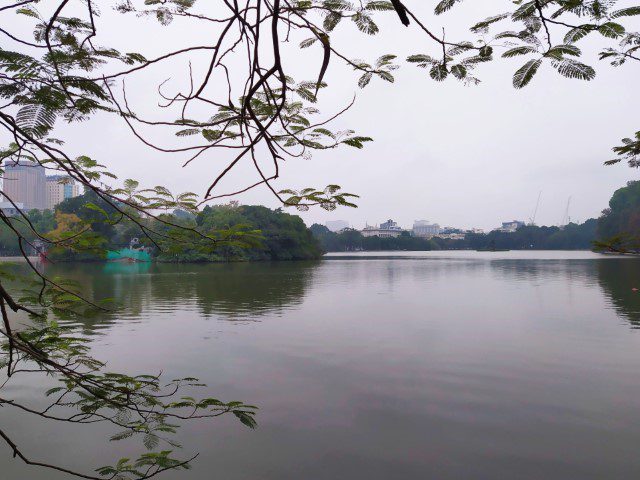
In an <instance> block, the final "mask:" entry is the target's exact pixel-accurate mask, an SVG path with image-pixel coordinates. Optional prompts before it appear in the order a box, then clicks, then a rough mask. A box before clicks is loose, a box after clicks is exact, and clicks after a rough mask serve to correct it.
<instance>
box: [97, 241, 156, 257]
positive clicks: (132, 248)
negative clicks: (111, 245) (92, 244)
mask: <svg viewBox="0 0 640 480" xmlns="http://www.w3.org/2000/svg"><path fill="white" fill-rule="evenodd" d="M107 261H109V262H125V263H146V262H150V261H151V254H150V253H149V248H148V247H144V246H142V245H140V239H138V238H137V237H133V238H132V239H131V241H130V242H129V246H128V247H126V248H121V249H120V250H109V251H107Z"/></svg>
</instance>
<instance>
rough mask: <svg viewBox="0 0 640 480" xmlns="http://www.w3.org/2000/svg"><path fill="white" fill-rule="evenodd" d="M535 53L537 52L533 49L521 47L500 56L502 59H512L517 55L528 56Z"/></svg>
mask: <svg viewBox="0 0 640 480" xmlns="http://www.w3.org/2000/svg"><path fill="white" fill-rule="evenodd" d="M537 52H538V50H537V49H536V48H534V47H528V46H522V47H515V48H511V49H509V50H507V51H506V52H504V53H503V54H502V57H503V58H513V57H517V56H519V55H528V54H529V53H537Z"/></svg>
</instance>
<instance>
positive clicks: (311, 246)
mask: <svg viewBox="0 0 640 480" xmlns="http://www.w3.org/2000/svg"><path fill="white" fill-rule="evenodd" d="M118 207H119V208H121V209H122V210H124V211H125V212H126V211H127V207H125V206H123V205H118ZM29 222H32V224H33V225H34V227H35V228H36V229H37V231H38V232H40V233H41V234H43V236H45V237H46V238H48V239H52V240H56V241H59V242H60V243H61V244H60V246H49V247H48V253H47V256H49V257H50V258H51V259H52V260H57V261H72V260H81V261H82V260H100V259H103V258H104V257H105V255H106V252H107V250H119V249H121V248H125V247H128V246H129V243H130V241H131V239H132V238H134V237H135V238H138V239H139V240H140V245H141V246H144V247H147V248H148V249H149V250H150V252H151V255H152V257H154V258H155V259H156V260H158V261H164V262H209V261H253V260H306V259H316V258H319V257H320V256H321V255H322V253H323V252H322V249H321V247H320V244H319V242H318V240H317V239H316V238H315V237H314V236H313V235H312V234H311V231H310V230H309V229H308V228H307V226H306V225H305V224H304V222H303V221H302V219H301V218H300V217H298V216H296V215H290V214H287V213H284V212H283V211H282V210H280V209H277V210H271V209H269V208H266V207H262V206H248V205H238V204H236V203H231V204H228V205H220V206H207V207H205V208H204V209H203V210H201V211H199V212H198V213H197V214H192V213H187V212H185V211H180V210H177V211H174V212H173V213H170V214H161V215H159V217H158V219H154V218H151V217H145V218H142V219H140V220H139V223H140V224H141V225H142V226H143V227H144V231H143V230H142V228H141V226H140V225H139V224H137V223H136V222H133V221H131V220H129V219H127V217H126V216H123V215H121V214H120V213H119V212H118V210H117V209H116V208H114V207H113V206H112V205H109V204H108V203H107V202H105V201H104V200H102V199H100V198H99V197H98V196H97V195H95V194H94V193H93V192H88V193H85V194H84V195H81V196H79V197H75V198H71V199H67V200H65V201H64V202H62V203H60V204H59V205H58V206H57V207H56V210H55V212H51V211H47V210H45V211H37V210H34V211H30V212H29V213H28V214H27V219H24V218H21V217H15V218H12V219H11V227H9V226H7V225H6V224H2V225H1V226H0V254H2V255H3V256H14V255H20V254H21V250H20V246H19V244H18V241H17V240H16V237H15V235H12V234H11V232H10V230H11V228H16V229H19V230H20V232H22V233H23V235H24V237H25V242H23V247H24V248H25V250H26V251H27V253H33V249H32V248H31V247H30V246H29V243H32V242H33V241H34V240H35V241H37V238H36V236H35V234H34V233H33V232H32V230H31V229H30V228H29V226H28V223H29ZM180 227H183V228H180ZM71 237H73V238H74V243H75V245H74V247H73V248H68V245H67V244H66V242H65V238H71ZM69 243H70V242H69Z"/></svg>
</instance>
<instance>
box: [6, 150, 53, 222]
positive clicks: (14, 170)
mask: <svg viewBox="0 0 640 480" xmlns="http://www.w3.org/2000/svg"><path fill="white" fill-rule="evenodd" d="M3 168H4V175H3V176H2V192H3V194H4V196H5V197H6V198H10V199H11V200H12V201H13V202H14V203H21V204H22V205H23V207H24V208H25V209H26V210H32V209H38V210H44V209H45V208H47V192H46V183H47V180H46V175H45V170H44V167H43V166H42V165H40V164H38V163H35V162H31V161H25V160H21V161H19V162H6V163H5V164H4V165H3Z"/></svg>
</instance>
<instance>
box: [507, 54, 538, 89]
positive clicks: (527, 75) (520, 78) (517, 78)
mask: <svg viewBox="0 0 640 480" xmlns="http://www.w3.org/2000/svg"><path fill="white" fill-rule="evenodd" d="M541 64H542V60H541V59H537V60H529V61H528V62H527V63H525V64H524V65H523V66H522V67H520V68H519V69H518V70H517V71H516V73H515V74H514V75H513V86H514V87H515V88H518V89H520V88H523V87H524V86H526V85H527V84H528V83H529V82H530V81H531V79H532V78H533V76H534V75H535V74H536V72H537V71H538V68H540V65H541Z"/></svg>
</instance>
